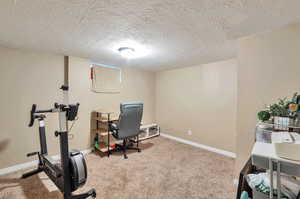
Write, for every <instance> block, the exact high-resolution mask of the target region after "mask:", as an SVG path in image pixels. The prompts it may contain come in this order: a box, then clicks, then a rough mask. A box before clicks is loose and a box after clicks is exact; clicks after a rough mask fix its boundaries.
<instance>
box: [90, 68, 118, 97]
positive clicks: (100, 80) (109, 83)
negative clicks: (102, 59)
mask: <svg viewBox="0 0 300 199" xmlns="http://www.w3.org/2000/svg"><path fill="white" fill-rule="evenodd" d="M91 78H92V91H94V92H97V93H120V91H121V69H120V68H118V67H107V66H102V65H98V64H97V65H96V64H93V65H92V68H91Z"/></svg>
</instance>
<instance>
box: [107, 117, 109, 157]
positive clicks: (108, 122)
mask: <svg viewBox="0 0 300 199" xmlns="http://www.w3.org/2000/svg"><path fill="white" fill-rule="evenodd" d="M109 122H110V114H108V116H107V143H108V146H107V147H108V149H107V157H109V155H110V135H109Z"/></svg>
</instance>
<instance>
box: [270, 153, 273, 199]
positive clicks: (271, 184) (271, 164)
mask: <svg viewBox="0 0 300 199" xmlns="http://www.w3.org/2000/svg"><path fill="white" fill-rule="evenodd" d="M269 168H270V199H273V161H272V159H271V158H270V159H269Z"/></svg>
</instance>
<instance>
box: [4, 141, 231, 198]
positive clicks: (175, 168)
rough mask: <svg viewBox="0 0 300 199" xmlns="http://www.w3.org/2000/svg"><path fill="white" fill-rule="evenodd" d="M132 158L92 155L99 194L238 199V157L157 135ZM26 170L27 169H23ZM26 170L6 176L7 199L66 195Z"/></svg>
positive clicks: (91, 177)
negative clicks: (236, 184) (22, 175)
mask: <svg viewBox="0 0 300 199" xmlns="http://www.w3.org/2000/svg"><path fill="white" fill-rule="evenodd" d="M141 148H142V152H141V153H137V152H132V153H129V154H128V159H126V160H125V159H123V156H122V155H121V154H118V153H114V154H113V155H112V156H111V157H110V158H107V157H106V156H103V157H101V155H100V154H99V153H97V152H93V153H90V154H88V155H87V156H86V161H87V165H88V180H87V183H86V184H85V186H84V187H82V188H80V189H79V190H77V191H76V192H75V193H80V192H83V191H86V190H89V189H90V188H95V189H96V191H97V199H116V198H118V199H202V198H203V199H233V198H234V197H235V189H236V188H235V186H234V185H233V179H234V175H233V174H234V159H231V158H227V157H224V156H222V155H219V154H216V153H212V152H209V151H205V150H202V149H199V148H195V147H193V146H190V145H186V144H182V143H178V142H175V141H173V140H170V139H167V138H163V137H157V138H153V139H150V140H147V141H144V142H142V143H141ZM23 172H24V171H23ZM23 172H16V173H12V174H8V175H4V176H0V198H1V199H4V198H5V199H48V198H49V199H62V198H63V197H62V194H61V193H60V192H59V191H58V190H57V188H56V187H55V185H54V184H52V182H51V181H50V180H49V179H48V178H47V176H46V175H45V174H43V173H42V174H39V175H35V176H32V177H29V178H27V179H22V180H21V179H19V177H20V176H21V174H22V173H23Z"/></svg>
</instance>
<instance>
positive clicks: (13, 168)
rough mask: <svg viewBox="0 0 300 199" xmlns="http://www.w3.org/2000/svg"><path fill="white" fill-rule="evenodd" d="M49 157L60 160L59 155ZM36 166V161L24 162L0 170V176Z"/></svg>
mask: <svg viewBox="0 0 300 199" xmlns="http://www.w3.org/2000/svg"><path fill="white" fill-rule="evenodd" d="M92 150H93V148H89V149H85V150H82V151H81V152H82V153H83V154H84V155H85V154H88V153H90V152H92ZM51 157H52V158H53V159H54V160H58V159H59V158H60V156H59V155H54V156H51ZM37 164H38V161H37V160H34V161H31V162H26V163H23V164H18V165H15V166H11V167H7V168H4V169H0V175H5V174H9V173H13V172H16V171H20V170H24V169H29V168H31V167H34V166H36V165H37Z"/></svg>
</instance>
